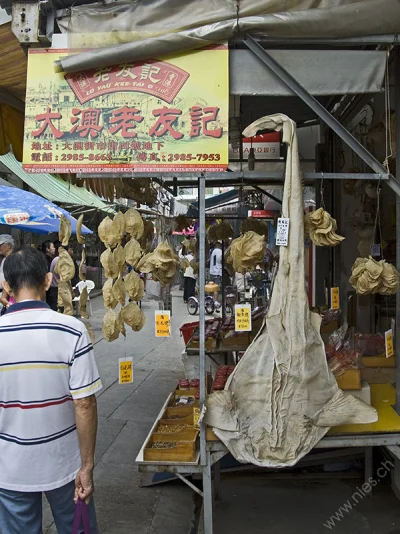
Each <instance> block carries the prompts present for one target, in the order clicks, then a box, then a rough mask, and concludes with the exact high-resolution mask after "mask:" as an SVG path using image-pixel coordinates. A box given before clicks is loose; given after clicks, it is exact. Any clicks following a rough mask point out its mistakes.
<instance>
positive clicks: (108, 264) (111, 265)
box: [100, 248, 119, 279]
mask: <svg viewBox="0 0 400 534" xmlns="http://www.w3.org/2000/svg"><path fill="white" fill-rule="evenodd" d="M100 263H101V264H102V266H103V269H104V274H105V276H106V278H114V279H115V278H117V276H118V274H119V269H118V265H117V263H116V262H115V261H114V255H113V253H112V250H111V249H110V248H106V250H105V251H104V252H103V253H102V255H101V256H100Z"/></svg>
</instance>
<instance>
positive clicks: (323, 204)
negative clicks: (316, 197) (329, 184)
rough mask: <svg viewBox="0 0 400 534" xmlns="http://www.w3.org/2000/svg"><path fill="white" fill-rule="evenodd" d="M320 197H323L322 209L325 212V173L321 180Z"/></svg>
mask: <svg viewBox="0 0 400 534" xmlns="http://www.w3.org/2000/svg"><path fill="white" fill-rule="evenodd" d="M319 192H320V196H321V208H322V209H323V210H325V200H324V173H322V178H321V188H320V191H319Z"/></svg>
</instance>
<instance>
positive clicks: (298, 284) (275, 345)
mask: <svg viewBox="0 0 400 534" xmlns="http://www.w3.org/2000/svg"><path fill="white" fill-rule="evenodd" d="M262 129H268V130H269V129H271V130H278V131H279V130H283V142H285V143H287V144H288V155H287V163H286V174H285V186H284V194H283V202H282V214H283V217H288V218H289V221H290V222H289V244H288V246H287V247H283V246H282V247H280V252H279V255H280V257H279V271H278V274H277V277H276V281H275V285H274V291H273V293H272V298H271V304H270V308H269V312H268V315H267V318H266V319H265V321H264V324H263V326H262V328H261V330H260V332H259V334H258V336H257V337H256V338H255V340H254V341H253V343H252V344H251V345H250V347H249V348H248V349H247V351H246V353H245V354H244V356H243V358H242V359H241V360H240V362H239V364H238V365H237V366H236V368H235V371H234V373H233V374H232V375H231V377H230V379H229V380H228V382H227V385H226V387H225V390H224V391H222V392H215V393H214V394H212V395H210V396H209V398H208V399H207V412H206V418H207V424H208V425H211V426H213V429H214V432H215V434H216V435H217V436H218V437H219V438H220V439H221V440H222V441H223V442H224V443H225V445H226V446H227V447H228V449H229V451H230V452H231V453H232V454H233V456H234V457H235V458H236V459H237V460H239V461H241V462H250V463H253V464H255V465H259V466H264V467H286V466H291V465H294V464H296V463H297V462H298V461H299V460H300V459H301V458H302V457H303V456H305V455H306V454H307V453H308V452H309V451H310V450H311V449H312V448H313V447H314V446H315V445H316V444H317V443H318V441H320V439H321V438H322V437H323V436H324V435H325V434H326V433H327V432H328V430H329V428H330V427H331V426H338V425H342V424H346V423H371V422H375V421H377V419H378V416H377V412H376V410H375V408H373V407H371V406H368V405H367V404H365V403H364V402H362V401H361V400H359V399H356V398H355V397H353V396H352V395H349V394H346V393H344V392H343V391H341V390H340V389H339V387H338V385H337V383H336V379H335V377H334V376H333V374H332V372H331V371H330V370H329V368H328V364H327V361H326V356H325V346H324V342H323V341H322V339H321V335H320V333H319V330H320V324H321V318H320V316H319V315H318V314H316V313H312V312H311V311H310V310H309V305H308V299H307V294H306V291H305V281H304V222H303V219H304V217H303V186H302V183H301V172H300V161H299V154H298V147H297V135H296V126H295V124H294V122H293V121H291V120H290V119H289V118H288V117H286V116H285V115H273V116H271V117H264V118H263V119H260V120H259V121H256V123H253V124H252V125H250V126H249V127H248V128H246V130H245V131H244V132H243V135H245V136H246V137H250V136H253V135H255V134H256V132H257V130H262Z"/></svg>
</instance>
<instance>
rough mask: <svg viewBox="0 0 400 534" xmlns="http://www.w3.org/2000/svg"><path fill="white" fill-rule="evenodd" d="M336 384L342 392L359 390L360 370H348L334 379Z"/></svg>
mask: <svg viewBox="0 0 400 534" xmlns="http://www.w3.org/2000/svg"><path fill="white" fill-rule="evenodd" d="M336 382H337V383H338V386H339V387H340V389H343V391H345V390H347V389H361V371H360V369H348V370H347V371H346V372H345V373H343V374H342V375H340V376H337V377H336Z"/></svg>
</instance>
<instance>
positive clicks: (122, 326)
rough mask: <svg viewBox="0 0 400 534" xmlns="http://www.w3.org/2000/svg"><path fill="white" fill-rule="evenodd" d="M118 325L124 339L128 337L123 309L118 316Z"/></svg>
mask: <svg viewBox="0 0 400 534" xmlns="http://www.w3.org/2000/svg"><path fill="white" fill-rule="evenodd" d="M117 323H118V328H119V331H120V332H121V334H122V335H123V336H124V337H126V329H125V323H124V318H123V316H122V308H121V309H120V310H119V313H118V316H117Z"/></svg>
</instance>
